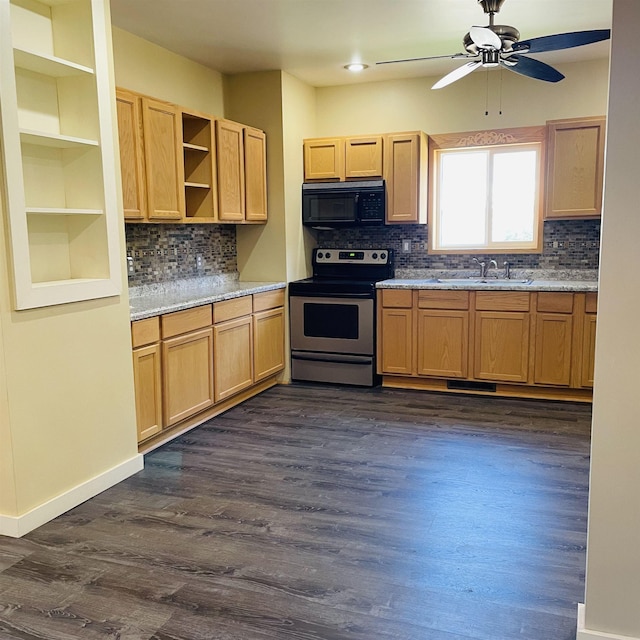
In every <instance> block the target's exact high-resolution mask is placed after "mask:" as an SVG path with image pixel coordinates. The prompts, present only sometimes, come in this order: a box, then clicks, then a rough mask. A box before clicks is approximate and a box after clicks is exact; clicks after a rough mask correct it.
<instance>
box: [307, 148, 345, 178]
mask: <svg viewBox="0 0 640 640" xmlns="http://www.w3.org/2000/svg"><path fill="white" fill-rule="evenodd" d="M304 179H305V181H306V180H344V139H343V138H317V139H314V140H305V141H304Z"/></svg>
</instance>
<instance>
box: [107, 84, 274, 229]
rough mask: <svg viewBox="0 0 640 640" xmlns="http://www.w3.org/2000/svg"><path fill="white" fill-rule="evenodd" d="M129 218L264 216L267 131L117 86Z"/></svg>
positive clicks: (260, 219) (256, 219) (259, 219)
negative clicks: (217, 117)
mask: <svg viewBox="0 0 640 640" xmlns="http://www.w3.org/2000/svg"><path fill="white" fill-rule="evenodd" d="M116 102H117V108H118V110H117V113H118V134H119V141H120V165H121V170H122V192H123V194H122V195H123V201H124V202H123V208H124V217H125V220H126V221H128V222H160V221H170V222H176V221H181V222H209V223H212V222H214V223H215V222H233V223H237V224H243V223H265V222H266V221H267V163H266V159H267V154H266V136H265V133H264V131H261V130H259V129H255V128H253V127H248V126H245V125H242V124H239V123H237V122H232V121H230V120H216V119H215V118H214V117H212V116H209V115H207V114H206V113H202V112H199V111H194V110H191V109H186V108H182V107H178V106H176V105H173V104H169V103H167V102H162V101H160V100H155V99H154V98H149V97H148V96H143V95H140V94H137V93H135V92H133V91H127V90H125V89H117V91H116Z"/></svg>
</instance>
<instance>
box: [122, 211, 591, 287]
mask: <svg viewBox="0 0 640 640" xmlns="http://www.w3.org/2000/svg"><path fill="white" fill-rule="evenodd" d="M316 233H317V241H318V246H319V247H327V248H336V247H345V248H363V249H368V248H373V247H385V248H392V249H394V250H395V252H396V268H397V269H469V268H471V267H472V263H471V256H470V255H464V254H463V255H429V254H428V253H427V251H426V243H427V227H426V226H423V225H395V226H392V225H388V226H383V227H375V228H369V229H362V228H358V229H343V230H340V231H337V230H336V231H317V232H316ZM126 237H127V256H131V257H132V258H133V269H134V273H133V274H131V273H130V274H129V285H130V286H139V285H145V284H153V283H157V282H168V281H171V280H178V279H182V278H193V277H196V276H212V275H228V274H237V271H238V261H237V252H236V228H235V226H234V225H217V224H202V225H195V224H191V225H187V224H135V223H127V224H126ZM404 240H409V241H410V242H411V252H410V253H402V244H403V241H404ZM599 252H600V220H550V221H547V222H545V224H544V247H543V252H542V253H541V254H529V253H527V254H522V253H515V254H500V255H495V256H489V254H487V257H494V258H496V260H498V264H500V265H502V262H504V261H505V260H508V261H509V262H510V263H511V266H512V267H513V268H514V269H596V270H597V268H598V258H599ZM197 256H201V257H202V265H201V267H200V268H198V264H197Z"/></svg>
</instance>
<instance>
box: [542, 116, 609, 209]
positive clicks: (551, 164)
mask: <svg viewBox="0 0 640 640" xmlns="http://www.w3.org/2000/svg"><path fill="white" fill-rule="evenodd" d="M605 125H606V121H605V118H604V117H594V118H578V119H571V120H551V121H549V122H547V133H548V145H547V198H546V211H545V217H546V218H565V219H566V218H594V217H598V216H600V214H601V212H602V183H603V175H604V147H605Z"/></svg>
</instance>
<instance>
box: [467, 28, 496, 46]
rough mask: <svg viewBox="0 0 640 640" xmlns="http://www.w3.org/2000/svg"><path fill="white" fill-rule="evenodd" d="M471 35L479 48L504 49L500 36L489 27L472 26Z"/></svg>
mask: <svg viewBox="0 0 640 640" xmlns="http://www.w3.org/2000/svg"><path fill="white" fill-rule="evenodd" d="M469 37H470V38H471V39H472V40H473V44H475V45H476V47H478V48H479V49H495V50H497V51H499V50H500V49H502V40H500V36H499V35H498V34H496V33H494V32H493V31H491V29H488V28H487V27H471V29H469Z"/></svg>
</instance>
